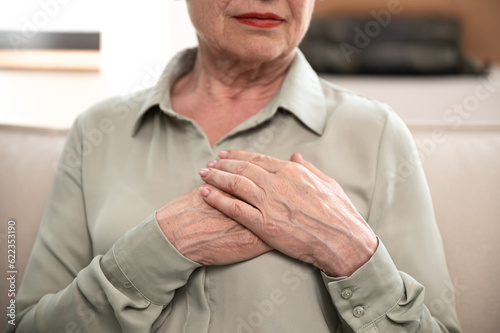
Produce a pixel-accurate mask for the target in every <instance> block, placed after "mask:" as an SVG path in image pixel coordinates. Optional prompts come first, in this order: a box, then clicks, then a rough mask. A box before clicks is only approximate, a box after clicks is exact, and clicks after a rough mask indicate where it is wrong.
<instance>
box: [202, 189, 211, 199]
mask: <svg viewBox="0 0 500 333" xmlns="http://www.w3.org/2000/svg"><path fill="white" fill-rule="evenodd" d="M200 194H201V195H202V196H204V197H208V195H209V194H210V189H209V188H206V187H200Z"/></svg>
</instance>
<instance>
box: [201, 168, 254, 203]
mask: <svg viewBox="0 0 500 333" xmlns="http://www.w3.org/2000/svg"><path fill="white" fill-rule="evenodd" d="M199 174H200V176H201V178H202V179H203V180H204V181H205V182H206V183H207V184H210V185H212V186H214V187H216V188H217V189H219V190H221V191H223V192H226V193H228V194H230V195H233V196H235V197H236V198H239V199H241V200H244V201H246V202H248V203H249V204H251V205H254V206H255V205H257V204H258V203H259V202H260V199H259V198H260V194H261V192H262V189H261V188H260V187H258V186H257V185H256V184H255V183H254V182H253V181H251V180H250V179H248V178H246V177H244V176H241V175H235V174H232V173H229V172H225V171H221V170H218V169H201V170H200V171H199Z"/></svg>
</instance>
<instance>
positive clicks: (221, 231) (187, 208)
mask: <svg viewBox="0 0 500 333" xmlns="http://www.w3.org/2000/svg"><path fill="white" fill-rule="evenodd" d="M204 187H207V185H204ZM156 220H157V221H158V224H159V226H160V228H161V230H162V231H163V233H164V234H165V236H166V237H167V239H168V240H169V241H170V242H171V243H172V245H173V246H174V247H175V248H176V249H177V251H179V252H180V253H181V254H182V255H183V256H185V257H186V258H188V259H190V260H192V261H195V262H197V263H199V264H202V265H207V266H210V265H227V264H233V263H237V262H240V261H244V260H248V259H252V258H255V257H257V256H259V255H261V254H263V253H266V252H268V251H270V250H272V248H271V247H270V246H269V245H267V244H266V243H264V242H263V241H262V240H261V239H260V238H258V237H257V236H256V235H255V234H254V233H253V232H251V231H250V230H248V229H247V228H245V227H244V226H242V225H241V224H239V223H238V222H236V221H234V220H233V219H231V218H229V217H227V216H226V215H224V214H223V213H221V212H219V211H218V210H216V209H215V208H213V207H211V206H209V205H208V204H207V203H206V202H205V201H204V200H203V198H202V197H201V194H200V187H196V188H195V189H193V190H192V191H190V192H188V193H185V194H183V195H181V196H180V197H178V198H176V199H175V200H174V201H172V202H171V203H169V204H168V205H166V206H164V207H163V208H161V209H160V210H158V211H157V212H156Z"/></svg>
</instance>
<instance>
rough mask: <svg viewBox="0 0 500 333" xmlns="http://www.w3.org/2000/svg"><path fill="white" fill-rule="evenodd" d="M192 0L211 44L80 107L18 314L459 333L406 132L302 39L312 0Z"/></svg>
mask: <svg viewBox="0 0 500 333" xmlns="http://www.w3.org/2000/svg"><path fill="white" fill-rule="evenodd" d="M187 4H188V9H189V13H190V16H191V20H192V22H193V24H194V26H195V28H196V31H197V34H198V40H199V47H198V48H197V49H193V50H187V51H184V52H182V53H180V54H179V55H177V56H176V57H175V58H174V59H173V60H172V61H171V62H170V64H169V65H168V66H167V68H166V70H165V72H164V74H163V75H162V77H161V78H160V80H159V82H158V84H157V85H156V86H155V87H153V88H151V89H149V90H147V91H145V92H144V93H143V94H142V95H141V96H140V98H138V97H137V96H135V97H134V98H130V99H125V100H122V99H111V100H108V101H104V102H102V103H100V104H98V105H96V106H95V107H93V108H92V109H91V110H89V111H87V112H85V113H84V114H82V115H81V116H80V117H79V118H78V119H77V120H76V122H75V124H74V126H73V128H72V130H71V132H70V134H69V137H68V141H67V144H66V147H65V149H64V152H63V155H62V157H61V160H60V163H59V168H58V171H57V174H56V176H57V177H55V180H54V185H53V188H52V191H51V196H50V199H49V203H48V206H47V210H46V212H45V215H44V217H43V222H42V225H41V228H40V234H39V236H38V239H37V242H36V245H35V248H34V250H33V254H32V257H31V259H30V262H29V265H28V268H27V271H26V274H25V277H24V280H23V283H22V286H21V290H20V294H19V296H18V298H17V303H16V304H17V307H18V310H19V311H18V314H17V315H18V317H17V319H18V325H17V326H16V327H15V328H17V329H18V331H20V332H151V331H158V332H197V333H198V332H217V333H222V332H247V333H248V332H315V333H316V332H458V331H459V330H460V328H459V324H458V321H457V318H456V313H455V309H454V295H453V287H452V286H451V283H450V279H449V276H448V273H447V269H446V263H445V258H444V255H443V248H442V245H441V240H440V236H439V233H438V230H437V227H436V223H435V220H434V217H433V210H432V205H431V200H430V196H429V192H428V189H427V186H426V183H425V178H424V175H423V172H422V169H421V167H420V165H419V164H418V163H417V162H418V157H416V155H415V154H416V149H415V147H414V144H413V143H412V140H411V137H410V135H409V133H408V131H407V130H406V128H405V127H404V125H403V124H402V122H401V121H400V120H399V119H398V117H397V116H396V115H395V114H394V112H393V111H391V110H390V109H389V108H388V107H387V106H385V105H383V104H381V103H378V102H376V101H373V100H370V99H367V98H364V97H361V96H358V95H356V94H354V93H352V92H349V91H345V90H343V89H341V88H338V87H336V86H333V85H331V84H329V83H327V82H325V81H323V80H321V79H319V78H318V76H317V75H316V74H315V73H314V71H313V70H312V69H311V68H310V67H309V65H308V63H307V62H306V60H305V59H304V57H303V56H302V54H301V53H300V51H298V50H297V45H298V44H299V42H300V41H301V39H302V37H303V36H304V34H305V32H306V30H307V27H308V24H309V21H310V19H311V15H312V11H313V7H314V0H253V1H250V0H187ZM97 138H99V139H100V140H97ZM290 156H291V157H290ZM408 160H411V161H413V162H415V163H413V164H412V167H411V168H408V167H407V164H408V163H405V162H404V161H408ZM141 221H142V222H141ZM424 286H425V296H424ZM13 328H14V327H11V329H13Z"/></svg>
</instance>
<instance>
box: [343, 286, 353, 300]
mask: <svg viewBox="0 0 500 333" xmlns="http://www.w3.org/2000/svg"><path fill="white" fill-rule="evenodd" d="M340 296H341V297H342V298H343V299H349V298H351V297H352V289H350V288H346V289H344V290H342V292H341V293H340Z"/></svg>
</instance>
